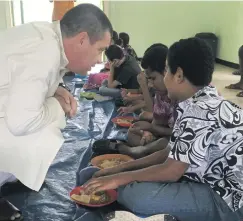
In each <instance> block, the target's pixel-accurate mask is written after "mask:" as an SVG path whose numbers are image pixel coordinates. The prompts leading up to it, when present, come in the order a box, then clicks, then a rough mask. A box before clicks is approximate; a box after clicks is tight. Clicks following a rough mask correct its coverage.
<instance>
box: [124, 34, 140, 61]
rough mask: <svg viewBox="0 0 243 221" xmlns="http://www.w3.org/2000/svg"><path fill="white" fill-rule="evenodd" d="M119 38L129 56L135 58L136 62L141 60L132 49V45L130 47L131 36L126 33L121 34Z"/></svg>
mask: <svg viewBox="0 0 243 221" xmlns="http://www.w3.org/2000/svg"><path fill="white" fill-rule="evenodd" d="M119 38H120V39H122V42H123V47H124V50H125V52H126V53H127V54H128V55H130V56H132V57H134V58H135V59H136V60H139V59H138V56H137V54H136V52H135V50H134V49H133V48H132V46H131V45H129V41H130V36H129V35H128V34H127V33H125V32H121V33H120V34H119Z"/></svg>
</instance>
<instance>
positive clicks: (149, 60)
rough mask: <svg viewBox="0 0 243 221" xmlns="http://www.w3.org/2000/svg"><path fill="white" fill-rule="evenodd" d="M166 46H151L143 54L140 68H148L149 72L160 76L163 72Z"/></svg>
mask: <svg viewBox="0 0 243 221" xmlns="http://www.w3.org/2000/svg"><path fill="white" fill-rule="evenodd" d="M167 52H168V48H167V46H165V45H163V44H161V43H157V44H153V45H151V46H150V47H149V48H148V49H147V50H146V51H145V53H144V56H143V58H142V62H141V66H142V68H143V69H148V68H150V69H151V71H157V72H159V73H161V74H163V73H164V70H165V62H166V56H167Z"/></svg>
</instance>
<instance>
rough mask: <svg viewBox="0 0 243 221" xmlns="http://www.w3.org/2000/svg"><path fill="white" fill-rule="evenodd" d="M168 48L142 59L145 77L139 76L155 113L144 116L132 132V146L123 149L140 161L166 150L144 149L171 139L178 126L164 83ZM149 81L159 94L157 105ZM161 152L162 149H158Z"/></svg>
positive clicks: (154, 50) (121, 147)
mask: <svg viewBox="0 0 243 221" xmlns="http://www.w3.org/2000/svg"><path fill="white" fill-rule="evenodd" d="M167 51H168V49H167V47H166V46H155V47H152V48H150V49H149V50H147V51H146V53H145V55H144V57H143V59H142V63H141V64H142V67H143V69H145V73H141V74H140V76H139V79H140V80H139V83H140V87H141V90H142V92H143V95H144V100H145V103H146V106H147V105H149V104H150V106H151V107H148V109H150V110H151V109H152V108H153V112H143V113H142V114H141V115H140V119H141V121H138V122H136V123H134V124H133V126H132V127H131V128H130V129H129V131H128V140H127V144H128V145H119V152H120V153H123V154H128V155H130V156H132V157H135V158H137V157H138V156H140V157H141V156H146V155H148V154H151V153H153V152H156V151H158V150H161V149H163V148H165V147H166V145H165V146H164V147H162V146H160V147H157V146H156V145H155V147H152V148H151V145H149V147H148V148H147V147H143V148H142V147H141V146H145V145H146V144H149V143H151V142H153V141H155V140H158V139H159V138H166V139H167V140H168V139H169V137H170V136H171V133H172V128H173V124H174V109H175V102H172V101H171V100H170V99H169V98H168V96H167V90H166V88H165V85H164V83H163V78H164V70H165V60H166V55H167ZM147 79H148V80H149V81H150V84H151V86H152V87H153V89H154V90H155V97H154V102H153V101H152V98H151V96H150V93H149V89H148V83H147ZM158 148H159V149H158Z"/></svg>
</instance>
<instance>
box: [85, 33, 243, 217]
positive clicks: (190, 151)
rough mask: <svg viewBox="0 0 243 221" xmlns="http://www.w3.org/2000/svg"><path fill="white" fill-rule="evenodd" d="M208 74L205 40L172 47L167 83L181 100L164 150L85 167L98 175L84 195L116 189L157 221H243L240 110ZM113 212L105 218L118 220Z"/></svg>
mask: <svg viewBox="0 0 243 221" xmlns="http://www.w3.org/2000/svg"><path fill="white" fill-rule="evenodd" d="M213 71H214V56H213V53H212V50H211V49H210V47H209V46H208V44H207V43H206V42H205V41H204V40H202V39H199V38H189V39H183V40H180V41H178V42H176V43H174V44H173V45H172V46H171V47H170V49H169V52H168V55H167V62H166V73H165V77H164V83H165V86H166V88H167V90H168V96H169V98H171V99H173V100H178V101H179V103H178V106H177V108H176V114H177V119H176V121H175V125H174V129H173V132H172V136H171V139H170V142H169V144H168V146H167V148H166V149H164V150H161V151H158V152H156V153H154V154H151V155H149V156H147V157H144V158H141V159H139V160H135V161H130V162H127V163H125V164H121V165H120V166H119V168H117V167H115V168H112V169H107V170H101V171H98V169H97V168H91V169H93V171H91V169H89V173H90V176H89V177H91V176H92V175H94V176H95V177H99V178H93V179H91V180H90V181H88V182H86V184H85V186H84V187H85V191H86V192H91V193H92V192H96V191H103V190H108V189H117V190H118V199H117V201H118V202H119V203H120V204H121V205H122V206H124V207H125V208H126V209H127V210H128V211H131V212H133V213H134V214H136V215H144V216H153V215H157V216H156V218H157V219H158V217H159V216H160V215H159V214H161V220H163V218H164V216H163V214H164V213H168V214H170V215H173V216H174V217H176V218H177V219H178V220H180V221H195V220H197V221H205V220H207V221H216V220H222V221H223V220H225V221H226V220H230V221H239V220H242V218H243V213H242V211H243V207H242V206H243V180H242V177H243V170H242V158H243V157H242V156H243V151H242V149H243V148H242V144H243V110H242V109H241V108H240V107H238V106H237V105H235V104H233V103H232V102H231V101H228V100H225V99H224V98H223V97H221V96H219V94H218V92H217V90H216V89H215V88H214V87H212V86H208V85H209V84H210V82H211V80H212V75H213ZM166 151H167V152H166ZM168 152H169V156H168ZM167 156H168V157H167ZM94 172H96V173H95V174H94ZM86 175H87V174H86ZM87 177H88V176H86V178H87ZM85 181H87V180H85ZM85 181H84V182H85ZM113 215H114V216H113V217H112V218H111V219H110V220H112V219H113V220H119V219H118V217H117V216H118V215H119V216H121V214H118V213H115V214H113ZM123 215H124V217H128V216H129V215H127V213H125V212H124V213H123ZM153 218H154V220H155V217H153ZM153 218H152V217H151V218H150V219H151V220H152V219H153ZM108 220H109V219H108ZM134 220H139V219H138V218H136V219H135V218H134ZM158 220H159V219H158Z"/></svg>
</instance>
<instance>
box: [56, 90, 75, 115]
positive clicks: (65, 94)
mask: <svg viewBox="0 0 243 221" xmlns="http://www.w3.org/2000/svg"><path fill="white" fill-rule="evenodd" d="M54 97H55V98H56V99H57V100H58V101H59V103H60V104H61V106H62V108H63V110H64V112H65V113H66V114H67V115H68V116H69V117H74V116H75V115H76V113H77V101H76V100H75V99H74V97H73V95H72V94H71V93H70V92H69V91H68V90H66V89H65V88H63V87H61V86H59V87H58V88H57V90H56V93H55V95H54ZM60 97H61V98H62V99H61V98H60ZM63 100H64V102H65V103H66V104H64V103H63Z"/></svg>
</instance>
